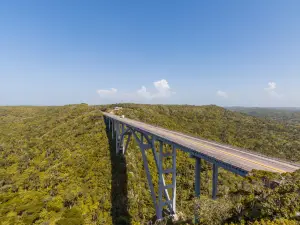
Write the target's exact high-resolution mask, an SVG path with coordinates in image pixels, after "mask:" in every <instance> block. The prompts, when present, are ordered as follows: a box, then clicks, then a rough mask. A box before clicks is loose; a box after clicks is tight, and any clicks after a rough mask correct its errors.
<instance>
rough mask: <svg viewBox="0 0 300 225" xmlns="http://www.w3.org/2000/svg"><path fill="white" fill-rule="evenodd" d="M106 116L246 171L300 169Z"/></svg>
mask: <svg viewBox="0 0 300 225" xmlns="http://www.w3.org/2000/svg"><path fill="white" fill-rule="evenodd" d="M103 114H104V115H105V116H107V117H110V118H112V119H114V120H117V121H120V122H121V123H124V124H126V125H128V126H131V127H136V128H138V129H140V130H143V131H145V132H148V133H151V134H153V135H155V136H157V137H161V138H164V139H165V140H168V141H171V142H174V143H176V144H177V145H178V146H184V147H187V148H189V149H192V150H194V151H198V152H201V153H202V154H205V155H207V156H210V157H213V158H215V159H217V160H219V161H223V162H226V163H229V164H231V165H233V166H235V167H238V168H241V169H243V170H246V171H251V170H253V169H255V170H265V171H271V172H277V173H285V172H293V171H295V170H297V169H300V165H297V164H294V163H290V162H286V161H283V160H279V159H275V158H271V157H267V156H263V155H260V154H258V153H255V152H253V151H248V150H244V149H240V148H236V147H232V146H229V145H225V144H219V143H215V142H213V141H208V140H204V139H200V138H195V137H192V136H189V135H186V134H183V133H180V132H175V131H171V130H167V129H164V128H161V127H158V126H153V125H149V124H146V123H142V122H139V121H136V120H131V119H127V118H121V117H119V116H116V115H113V114H110V113H103Z"/></svg>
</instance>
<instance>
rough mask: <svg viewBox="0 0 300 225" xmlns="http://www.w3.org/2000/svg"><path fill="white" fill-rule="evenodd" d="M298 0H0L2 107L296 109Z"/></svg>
mask: <svg viewBox="0 0 300 225" xmlns="http://www.w3.org/2000/svg"><path fill="white" fill-rule="evenodd" d="M299 12H300V1H296V0H295V1H293V0H289V1H283V0H282V1H278V0H270V1H268V0H264V1H261V0H253V1H240V0H228V1H223V0H220V1H198V0H197V1H176V0H170V1H156V0H153V1H131V0H128V1H121V0H120V1H113V0H112V1H76V0H72V1H71V0H70V1H68V0H64V1H58V0H53V1H38V0H36V1H32V0H28V1H23V0H22V1H14V0H9V1H1V3H0V105H63V104H73V103H81V102H85V103H88V104H105V103H112V102H121V101H123V102H129V101H132V102H143V103H169V104H197V105H203V104H217V105H221V106H232V105H235V106H236V105H239V106H294V107H300V88H299V87H300V13H299Z"/></svg>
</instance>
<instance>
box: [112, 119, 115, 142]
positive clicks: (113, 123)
mask: <svg viewBox="0 0 300 225" xmlns="http://www.w3.org/2000/svg"><path fill="white" fill-rule="evenodd" d="M114 125H115V122H114V120H112V121H111V138H112V139H114V130H115V129H114Z"/></svg>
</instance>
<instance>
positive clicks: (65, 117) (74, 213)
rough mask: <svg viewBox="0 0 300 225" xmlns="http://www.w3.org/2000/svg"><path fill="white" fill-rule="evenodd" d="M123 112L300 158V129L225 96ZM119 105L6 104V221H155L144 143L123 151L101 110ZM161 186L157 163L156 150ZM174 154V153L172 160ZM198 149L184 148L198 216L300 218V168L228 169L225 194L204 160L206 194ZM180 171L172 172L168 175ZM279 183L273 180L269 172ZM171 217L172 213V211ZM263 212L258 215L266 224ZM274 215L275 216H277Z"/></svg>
mask: <svg viewBox="0 0 300 225" xmlns="http://www.w3.org/2000/svg"><path fill="white" fill-rule="evenodd" d="M120 106H122V107H123V109H122V110H121V111H119V112H118V113H120V114H124V115H126V117H129V118H133V119H137V120H140V121H144V122H148V123H151V124H157V125H159V126H162V127H165V128H168V129H174V130H178V131H181V132H185V133H189V134H192V135H195V136H200V137H203V138H208V139H211V140H215V141H220V142H224V143H229V144H232V145H235V146H239V147H245V148H249V149H252V150H253V151H258V152H261V153H265V154H268V155H272V156H276V157H281V158H284V159H289V160H293V161H298V162H299V159H300V157H299V155H300V154H299V140H300V139H299V130H297V129H294V128H292V127H289V126H284V125H282V124H280V123H277V122H274V121H270V120H265V119H261V118H255V117H252V116H247V115H245V114H242V113H238V112H232V111H230V110H226V109H224V108H221V107H217V106H166V105H137V104H123V105H120ZM112 109H113V105H106V106H88V105H85V104H81V105H68V106H62V107H32V106H26V107H25V106H23V107H0V224H22V225H23V224H28V225H29V224H43V225H45V224H49V225H55V224H57V225H63V224H72V225H80V224H94V225H96V224H149V223H151V221H153V216H154V215H155V209H154V207H153V204H152V200H151V196H150V193H149V188H148V184H147V178H146V174H145V171H144V169H143V163H142V156H141V154H140V150H139V148H138V146H137V145H136V144H135V143H134V142H131V143H130V146H129V149H128V152H127V153H126V155H125V157H123V156H120V155H116V154H115V146H114V145H115V141H112V140H111V134H110V132H107V130H106V126H105V123H104V118H103V115H102V113H101V110H107V111H110V110H112ZM147 157H148V159H149V167H150V169H151V175H152V177H153V178H154V180H155V182H154V186H155V187H154V188H155V189H157V188H158V187H157V179H158V178H157V172H156V169H155V162H154V159H153V157H152V156H151V154H147ZM165 163H169V162H168V161H166V162H165ZM194 169H195V168H194V159H192V158H190V157H189V155H188V154H186V153H183V152H181V151H178V152H177V210H178V216H179V218H180V221H182V222H180V221H179V223H181V224H192V221H193V218H194V213H195V202H196V203H197V204H199V205H200V206H201V207H200V208H199V210H198V211H197V212H196V213H198V214H199V217H200V218H201V224H207V225H211V224H224V223H226V222H228V223H230V222H233V223H234V222H236V223H237V224H239V221H241V220H244V221H246V222H245V223H246V224H250V222H253V221H255V220H257V221H261V220H262V219H264V221H265V222H266V221H271V220H274V219H276V220H275V221H274V222H272V224H291V225H293V224H296V221H293V220H295V219H297V218H296V212H297V211H299V209H300V192H299V190H300V171H298V172H295V173H292V174H283V175H280V176H279V175H278V174H270V173H265V172H261V171H257V172H255V171H253V173H252V174H250V176H249V177H247V178H242V177H239V176H236V175H234V174H232V173H230V172H227V171H225V170H223V169H220V172H219V188H218V189H219V190H218V200H216V201H213V200H211V199H210V196H211V189H212V188H211V185H212V180H211V177H212V167H211V165H210V164H209V163H206V162H203V167H202V171H201V182H202V183H201V199H200V200H199V199H194ZM168 179H171V178H170V177H167V178H166V180H168ZM274 179H275V180H276V181H277V182H279V183H280V185H279V186H278V187H275V188H273V189H270V188H268V187H266V186H265V184H266V182H262V180H264V181H269V180H274ZM168 223H169V224H172V221H171V220H169V222H168ZM259 223H260V222H256V223H255V224H259ZM268 224H271V222H269V223H268Z"/></svg>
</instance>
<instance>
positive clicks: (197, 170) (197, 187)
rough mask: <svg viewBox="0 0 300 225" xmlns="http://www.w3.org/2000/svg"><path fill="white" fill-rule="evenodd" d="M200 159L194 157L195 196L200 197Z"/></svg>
mask: <svg viewBox="0 0 300 225" xmlns="http://www.w3.org/2000/svg"><path fill="white" fill-rule="evenodd" d="M200 172H201V159H200V158H195V197H200Z"/></svg>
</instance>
